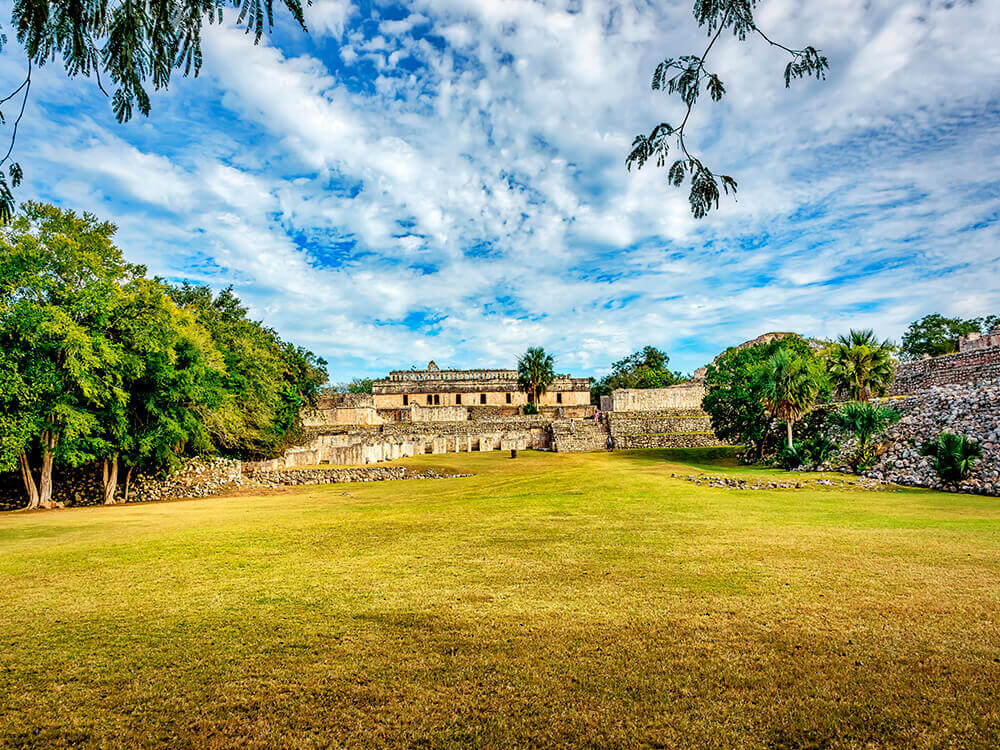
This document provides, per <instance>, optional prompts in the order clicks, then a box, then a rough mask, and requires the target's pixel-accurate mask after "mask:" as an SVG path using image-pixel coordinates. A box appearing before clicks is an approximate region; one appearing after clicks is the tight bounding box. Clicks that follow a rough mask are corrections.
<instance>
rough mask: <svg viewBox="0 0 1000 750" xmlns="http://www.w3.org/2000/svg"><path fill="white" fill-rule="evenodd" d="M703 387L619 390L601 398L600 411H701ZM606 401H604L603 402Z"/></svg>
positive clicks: (692, 383) (693, 383)
mask: <svg viewBox="0 0 1000 750" xmlns="http://www.w3.org/2000/svg"><path fill="white" fill-rule="evenodd" d="M704 396H705V386H704V384H703V383H701V382H698V381H689V382H687V383H679V384H678V385H671V386H668V387H667V388H619V389H618V390H615V391H612V392H611V395H610V396H603V397H602V398H601V411H655V410H658V409H696V410H698V411H700V410H701V400H702V398H704ZM605 399H606V400H605Z"/></svg>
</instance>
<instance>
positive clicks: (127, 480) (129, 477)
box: [123, 466, 132, 503]
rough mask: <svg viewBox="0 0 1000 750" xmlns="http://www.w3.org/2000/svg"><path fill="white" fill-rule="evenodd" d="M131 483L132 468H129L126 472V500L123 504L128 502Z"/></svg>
mask: <svg viewBox="0 0 1000 750" xmlns="http://www.w3.org/2000/svg"><path fill="white" fill-rule="evenodd" d="M131 481H132V467H131V466H129V467H128V469H127V470H126V472H125V499H124V500H123V502H126V503H127V502H128V490H129V483H130V482H131Z"/></svg>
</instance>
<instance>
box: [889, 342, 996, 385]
mask: <svg viewBox="0 0 1000 750" xmlns="http://www.w3.org/2000/svg"><path fill="white" fill-rule="evenodd" d="M996 378H1000V347H991V348H985V349H971V350H969V351H964V352H956V353H954V354H943V355H941V356H940V357H928V358H927V359H918V360H915V361H913V362H900V363H899V364H898V365H897V366H896V380H895V382H894V383H893V386H892V390H891V392H890V393H891V395H894V396H908V395H911V394H914V393H921V392H923V391H926V390H928V389H929V388H933V387H935V386H945V385H968V384H971V383H975V382H977V381H985V380H993V379H996Z"/></svg>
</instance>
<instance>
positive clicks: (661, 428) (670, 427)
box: [606, 409, 726, 448]
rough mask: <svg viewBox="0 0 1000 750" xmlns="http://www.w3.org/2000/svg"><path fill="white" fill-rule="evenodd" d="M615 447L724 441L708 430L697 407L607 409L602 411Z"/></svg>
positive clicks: (707, 421) (686, 445) (705, 417)
mask: <svg viewBox="0 0 1000 750" xmlns="http://www.w3.org/2000/svg"><path fill="white" fill-rule="evenodd" d="M606 418H607V420H608V426H609V429H610V431H611V436H612V438H613V439H614V443H615V447H616V448H697V447H704V446H721V445H726V443H723V442H722V441H721V440H719V439H718V438H717V437H716V436H715V433H714V432H712V422H711V420H710V419H709V418H708V415H707V414H705V413H704V412H703V411H701V410H700V409H660V410H657V411H632V412H609V413H608V414H607V415H606Z"/></svg>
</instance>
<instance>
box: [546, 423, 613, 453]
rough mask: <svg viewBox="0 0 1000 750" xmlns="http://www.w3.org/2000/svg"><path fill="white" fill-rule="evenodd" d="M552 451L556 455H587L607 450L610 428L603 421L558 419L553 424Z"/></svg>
mask: <svg viewBox="0 0 1000 750" xmlns="http://www.w3.org/2000/svg"><path fill="white" fill-rule="evenodd" d="M550 429H551V430H552V450H553V451H555V452H556V453H586V452H588V451H602V450H605V449H606V448H607V441H608V435H609V434H610V433H609V432H608V426H607V423H606V422H605V421H604V420H603V419H602V420H601V421H599V422H594V420H593V419H557V420H555V421H553V422H552V425H551V428H550Z"/></svg>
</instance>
